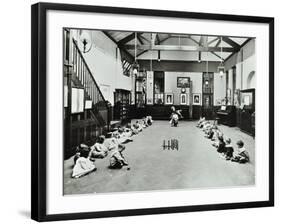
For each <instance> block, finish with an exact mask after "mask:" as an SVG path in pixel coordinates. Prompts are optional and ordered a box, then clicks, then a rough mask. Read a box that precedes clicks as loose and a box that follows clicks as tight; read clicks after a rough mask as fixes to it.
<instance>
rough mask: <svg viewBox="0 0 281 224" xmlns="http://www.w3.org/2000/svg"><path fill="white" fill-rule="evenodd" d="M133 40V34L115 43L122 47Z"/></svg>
mask: <svg viewBox="0 0 281 224" xmlns="http://www.w3.org/2000/svg"><path fill="white" fill-rule="evenodd" d="M137 34H142V33H137ZM134 38H135V32H133V33H131V34H129V35H128V36H126V37H124V38H123V39H121V40H119V41H118V42H117V43H118V45H119V44H120V45H124V44H126V43H128V42H129V41H131V40H133V39H134Z"/></svg>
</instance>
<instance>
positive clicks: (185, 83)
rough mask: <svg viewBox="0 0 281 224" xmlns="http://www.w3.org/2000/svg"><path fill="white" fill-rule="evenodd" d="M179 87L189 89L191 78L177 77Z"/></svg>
mask: <svg viewBox="0 0 281 224" xmlns="http://www.w3.org/2000/svg"><path fill="white" fill-rule="evenodd" d="M177 87H178V88H189V87H190V78H189V77H177Z"/></svg>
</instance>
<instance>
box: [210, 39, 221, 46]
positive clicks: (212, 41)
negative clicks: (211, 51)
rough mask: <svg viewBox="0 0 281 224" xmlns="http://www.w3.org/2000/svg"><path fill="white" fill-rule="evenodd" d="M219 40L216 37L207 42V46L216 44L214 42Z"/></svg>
mask: <svg viewBox="0 0 281 224" xmlns="http://www.w3.org/2000/svg"><path fill="white" fill-rule="evenodd" d="M219 39H220V38H219V37H216V38H215V39H213V40H211V41H209V42H208V45H210V44H212V43H214V42H216V41H217V40H219Z"/></svg>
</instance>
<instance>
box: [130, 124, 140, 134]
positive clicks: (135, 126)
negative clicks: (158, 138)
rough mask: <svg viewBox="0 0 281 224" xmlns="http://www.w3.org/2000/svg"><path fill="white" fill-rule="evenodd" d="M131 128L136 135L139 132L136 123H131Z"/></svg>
mask: <svg viewBox="0 0 281 224" xmlns="http://www.w3.org/2000/svg"><path fill="white" fill-rule="evenodd" d="M131 130H132V133H133V134H134V135H137V134H138V133H139V131H138V128H137V125H136V124H133V125H132V126H131Z"/></svg>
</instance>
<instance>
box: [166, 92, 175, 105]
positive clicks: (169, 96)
mask: <svg viewBox="0 0 281 224" xmlns="http://www.w3.org/2000/svg"><path fill="white" fill-rule="evenodd" d="M165 104H166V105H173V104H174V94H173V93H165Z"/></svg>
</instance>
